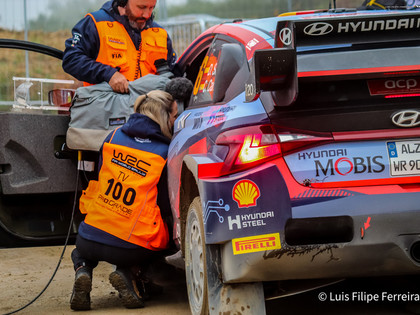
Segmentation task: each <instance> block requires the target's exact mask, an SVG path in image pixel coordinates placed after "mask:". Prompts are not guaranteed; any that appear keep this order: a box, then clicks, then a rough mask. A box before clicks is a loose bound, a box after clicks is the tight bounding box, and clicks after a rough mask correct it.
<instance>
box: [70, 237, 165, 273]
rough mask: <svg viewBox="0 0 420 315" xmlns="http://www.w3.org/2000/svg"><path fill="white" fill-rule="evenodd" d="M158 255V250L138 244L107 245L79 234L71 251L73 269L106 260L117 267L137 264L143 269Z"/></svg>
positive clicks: (128, 266) (93, 265) (90, 266)
mask: <svg viewBox="0 0 420 315" xmlns="http://www.w3.org/2000/svg"><path fill="white" fill-rule="evenodd" d="M158 257H159V256H158V252H155V251H152V250H149V249H147V248H143V247H140V246H139V247H138V248H136V249H128V248H121V247H115V246H109V245H105V244H101V243H97V242H93V241H89V240H87V239H84V238H83V237H81V236H80V235H77V239H76V248H75V249H74V250H73V251H72V253H71V259H72V261H73V265H74V270H76V269H77V268H79V267H80V266H86V267H89V268H91V269H94V268H95V267H96V266H97V265H98V262H99V261H106V262H108V263H110V264H113V265H116V266H117V268H130V267H133V266H137V267H140V269H141V270H145V269H147V267H148V266H149V264H150V263H152V262H153V260H155V259H157V258H158Z"/></svg>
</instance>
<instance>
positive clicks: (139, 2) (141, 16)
mask: <svg viewBox="0 0 420 315" xmlns="http://www.w3.org/2000/svg"><path fill="white" fill-rule="evenodd" d="M156 1H157V0H127V1H120V3H121V4H123V3H124V2H126V4H125V6H123V8H121V9H120V13H121V14H125V15H127V17H128V20H129V21H130V24H131V25H132V26H133V27H136V28H138V29H142V28H143V27H144V26H145V25H146V21H147V20H148V19H150V18H151V17H152V14H153V10H154V8H155V6H156ZM121 7H122V5H121Z"/></svg>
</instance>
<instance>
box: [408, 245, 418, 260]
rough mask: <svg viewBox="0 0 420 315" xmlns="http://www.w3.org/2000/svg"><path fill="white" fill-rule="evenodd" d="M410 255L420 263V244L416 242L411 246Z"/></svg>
mask: <svg viewBox="0 0 420 315" xmlns="http://www.w3.org/2000/svg"><path fill="white" fill-rule="evenodd" d="M410 255H411V258H413V259H414V261H415V262H416V263H420V242H415V243H413V245H411V248H410Z"/></svg>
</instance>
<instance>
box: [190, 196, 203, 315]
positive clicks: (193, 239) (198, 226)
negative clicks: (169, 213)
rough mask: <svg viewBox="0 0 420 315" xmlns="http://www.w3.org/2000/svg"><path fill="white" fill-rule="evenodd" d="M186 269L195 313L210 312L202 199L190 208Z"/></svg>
mask: <svg viewBox="0 0 420 315" xmlns="http://www.w3.org/2000/svg"><path fill="white" fill-rule="evenodd" d="M185 271H186V279H187V291H188V300H189V304H190V308H191V312H192V314H193V315H207V314H208V297H207V264H206V246H205V241H204V225H203V212H202V207H201V199H200V198H199V197H196V198H195V199H194V200H193V202H192V203H191V205H190V207H189V209H188V215H187V223H186V229H185Z"/></svg>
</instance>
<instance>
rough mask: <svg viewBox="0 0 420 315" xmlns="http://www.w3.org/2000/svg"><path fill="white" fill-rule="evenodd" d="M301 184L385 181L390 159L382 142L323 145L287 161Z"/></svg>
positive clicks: (300, 153) (292, 155)
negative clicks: (364, 180) (378, 179)
mask: <svg viewBox="0 0 420 315" xmlns="http://www.w3.org/2000/svg"><path fill="white" fill-rule="evenodd" d="M285 160H286V162H287V164H288V166H289V168H290V170H291V171H292V173H293V176H294V177H295V178H296V179H297V180H298V181H299V182H302V183H303V182H304V181H305V180H307V179H309V180H311V181H314V180H315V181H322V182H331V181H348V180H363V179H377V178H386V177H387V176H388V175H387V174H389V172H388V170H389V159H388V152H387V147H386V143H384V142H381V141H372V142H353V143H346V144H344V145H343V144H341V145H338V144H331V145H324V146H321V147H319V148H318V149H312V150H305V151H301V152H298V153H295V154H291V155H289V156H287V157H285Z"/></svg>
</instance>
